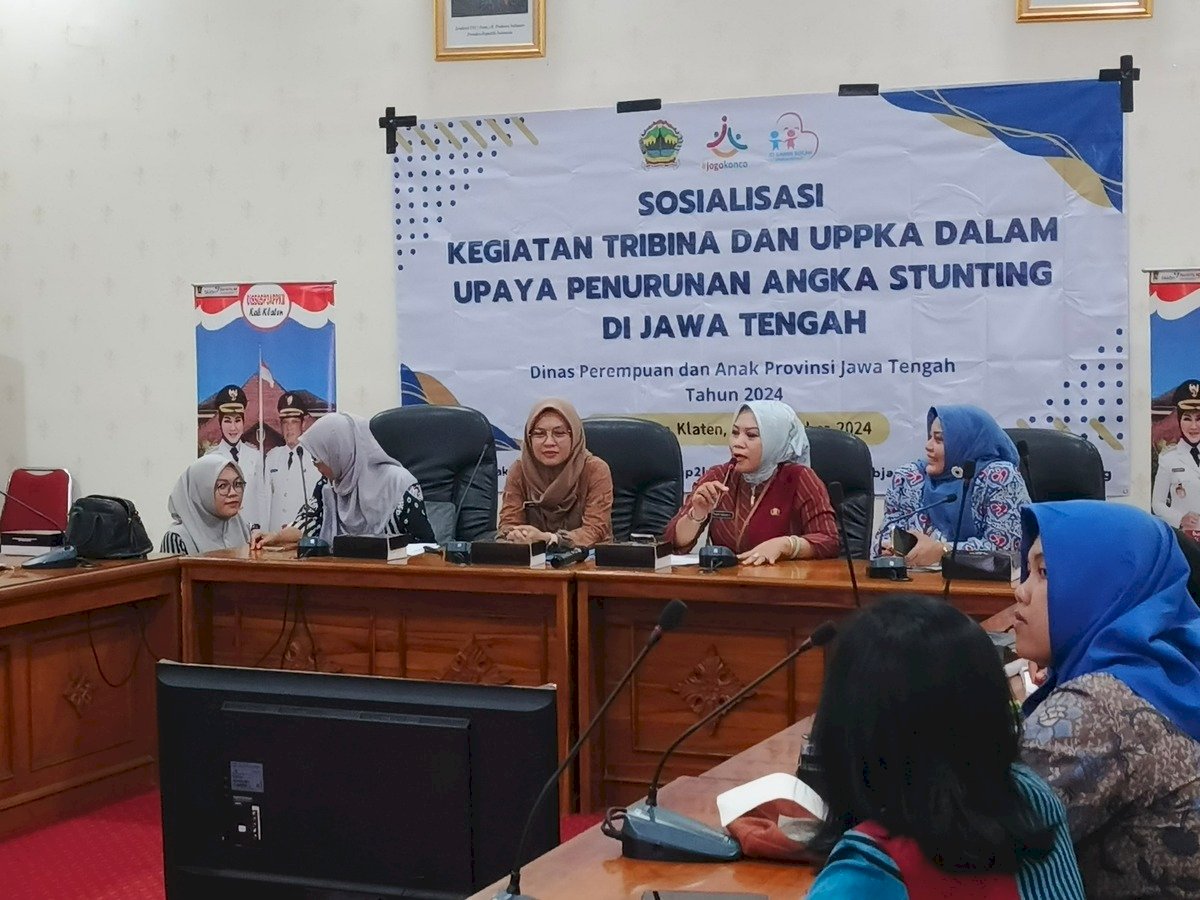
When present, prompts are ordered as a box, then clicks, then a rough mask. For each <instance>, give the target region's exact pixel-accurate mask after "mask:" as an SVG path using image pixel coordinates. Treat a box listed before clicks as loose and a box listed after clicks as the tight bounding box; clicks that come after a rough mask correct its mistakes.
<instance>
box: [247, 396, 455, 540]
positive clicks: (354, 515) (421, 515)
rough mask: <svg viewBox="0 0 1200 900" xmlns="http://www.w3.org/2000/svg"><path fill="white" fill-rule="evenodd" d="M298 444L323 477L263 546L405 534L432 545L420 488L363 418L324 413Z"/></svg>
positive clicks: (266, 537)
mask: <svg viewBox="0 0 1200 900" xmlns="http://www.w3.org/2000/svg"><path fill="white" fill-rule="evenodd" d="M299 444H300V446H301V447H303V448H304V452H305V453H306V454H308V457H309V459H310V460H311V461H312V464H313V467H314V468H315V469H316V470H317V471H318V472H320V473H321V476H322V477H321V480H320V481H318V482H317V484H316V487H314V488H313V496H312V500H311V501H310V502H309V503H307V504H305V505H304V506H303V507H301V509H300V512H299V514H298V515H297V516H296V521H295V522H293V523H292V525H291V526H290V527H288V528H284V529H283V530H282V531H280V532H278V533H277V534H273V535H264V542H265V543H266V544H268V545H271V546H287V545H289V544H295V543H297V542H298V541H299V540H300V538H301V537H319V538H321V539H323V540H325V541H328V542H330V543H332V542H333V539H334V537H336V536H337V535H339V534H349V535H382V534H410V535H412V537H413V538H414V539H415V540H417V541H423V542H433V541H434V536H433V527H432V526H431V525H430V524H429V519H428V518H427V517H426V514H425V500H424V498H423V497H422V496H421V486H420V485H419V484H417V479H415V478H414V477H413V476H412V473H411V472H409V471H408V469H406V468H404V466H402V465H400V463H398V462H397V461H396V460H394V459H392V458H391V457H390V456H388V455H387V453H386V452H385V451H384V449H383V448H382V447H380V446H379V442H378V441H377V440H375V436H374V435H373V434H371V428H370V425H369V424H368V423H367V420H366V419H364V418H362V417H361V416H353V415H351V414H350V413H343V412H336V413H329V414H328V415H324V416H321V418H319V419H317V421H316V422H314V423H313V424H312V427H310V428H309V429H308V431H306V432H304V435H303V436H302V437H301V438H300V441H299Z"/></svg>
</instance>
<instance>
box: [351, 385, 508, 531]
mask: <svg viewBox="0 0 1200 900" xmlns="http://www.w3.org/2000/svg"><path fill="white" fill-rule="evenodd" d="M371 433H372V434H374V435H375V440H377V441H379V444H380V446H382V447H383V449H384V450H385V451H386V452H387V454H388V455H389V456H391V457H392V458H393V459H396V460H399V461H400V462H401V463H402V464H403V465H404V467H405V468H406V469H408V470H409V471H410V472H412V473H413V475H414V476H415V477H416V479H417V481H418V482H420V484H421V492H422V494H424V495H425V510H426V513H427V514H428V516H429V524H430V525H432V526H433V533H434V536H435V537H436V538H437V541H438V543H445V542H446V541H449V540H455V539H458V540H462V541H474V540H480V539H484V540H486V539H487V538H490V537H492V536H493V535H494V534H495V533H496V512H497V505H498V502H499V500H498V498H497V493H496V484H497V477H496V440H495V438H494V437H493V436H492V426H491V423H490V422H488V420H487V416H485V415H484V414H483V413H481V412H479V410H477V409H467V408H466V407H463V406H432V405H417V406H398V407H396V408H395V409H387V410H384V411H383V412H381V413H378V414H377V415H375V416H373V417H372V418H371Z"/></svg>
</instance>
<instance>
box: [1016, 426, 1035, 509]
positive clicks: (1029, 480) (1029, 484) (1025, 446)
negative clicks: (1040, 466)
mask: <svg viewBox="0 0 1200 900" xmlns="http://www.w3.org/2000/svg"><path fill="white" fill-rule="evenodd" d="M1017 459H1018V462H1017V466H1018V470H1019V471H1020V473H1021V477H1022V478H1024V479H1025V488H1026V490H1028V491H1029V500H1030V502H1031V503H1032V502H1033V476H1032V475H1031V474H1030V472H1029V443H1028V442H1027V441H1017Z"/></svg>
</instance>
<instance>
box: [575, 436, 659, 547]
mask: <svg viewBox="0 0 1200 900" xmlns="http://www.w3.org/2000/svg"><path fill="white" fill-rule="evenodd" d="M583 433H584V436H585V437H586V439H587V448H588V450H590V451H592V453H595V454H596V455H597V456H598V457H600V458H601V459H602V460H604V461H605V462H606V463H608V467H609V469H611V470H612V480H613V510H612V526H613V538H614V539H615V540H618V541H627V540H629V535H631V534H634V533H639V532H642V533H647V534H662V533H663V532H664V531H666V529H667V523H668V522H670V521H671V518H672V517H673V516H674V515H675V513H677V512H679V507H680V506H681V505H683V454H682V453H681V452H680V450H679V441H678V440H677V439H676V438H675V435H674V434H672V433H671V429H669V428H667V427H666V426H665V425H659V424H658V423H657V422H648V421H646V420H645V419H634V418H629V417H626V416H601V417H597V418H591V419H584V420H583Z"/></svg>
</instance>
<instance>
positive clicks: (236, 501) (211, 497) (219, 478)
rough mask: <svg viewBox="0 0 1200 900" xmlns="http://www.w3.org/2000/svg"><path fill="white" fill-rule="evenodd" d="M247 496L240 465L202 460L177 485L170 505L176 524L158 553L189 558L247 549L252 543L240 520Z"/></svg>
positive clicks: (220, 459)
mask: <svg viewBox="0 0 1200 900" xmlns="http://www.w3.org/2000/svg"><path fill="white" fill-rule="evenodd" d="M245 493H246V479H245V478H244V477H243V475H242V470H241V468H239V467H238V464H237V463H235V462H231V461H230V460H229V459H227V458H226V457H224V456H221V455H219V454H215V453H210V454H208V455H206V456H201V457H200V458H199V459H197V460H196V461H194V462H193V463H192V464H191V465H190V466H188V467H187V468H186V469H184V470H183V474H182V475H180V476H179V480H178V481H176V482H175V487H174V489H173V490H172V491H171V497H170V499H169V500H168V501H167V512H169V513H170V514H171V520H172V523H173V524H172V525H171V527H170V528H168V529H167V533H166V534H164V535H163V539H162V543H161V544H160V545H159V548H158V549H159V550H160V551H162V552H163V553H176V554H181V555H187V554H195V553H207V552H208V551H209V550H224V549H226V548H229V547H241V546H244V545H245V544H247V543H248V542H249V540H250V527H249V525H248V524H247V523H246V522H245V521H243V519H242V516H241V510H242V498H243V497H244V496H245Z"/></svg>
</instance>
